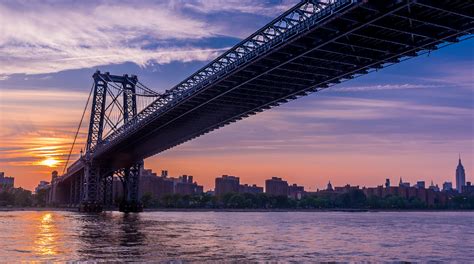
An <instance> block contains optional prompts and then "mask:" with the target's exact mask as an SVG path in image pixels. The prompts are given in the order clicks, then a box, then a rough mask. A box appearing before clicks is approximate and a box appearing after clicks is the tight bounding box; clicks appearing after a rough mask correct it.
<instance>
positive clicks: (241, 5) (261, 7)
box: [179, 0, 298, 16]
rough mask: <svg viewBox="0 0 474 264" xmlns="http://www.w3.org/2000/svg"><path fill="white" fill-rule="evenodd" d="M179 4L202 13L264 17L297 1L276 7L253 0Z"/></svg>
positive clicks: (284, 0) (199, 1) (286, 2)
mask: <svg viewBox="0 0 474 264" xmlns="http://www.w3.org/2000/svg"><path fill="white" fill-rule="evenodd" d="M179 2H180V3H182V4H183V5H184V7H186V8H190V9H193V10H196V11H199V12H202V13H215V12H236V13H249V14H258V15H266V16H275V15H279V14H280V13H282V12H284V11H286V10H287V9H289V8H290V7H292V6H293V5H295V4H296V3H298V1H297V0H283V1H280V2H279V3H278V4H276V5H275V4H270V1H253V0H196V1H179Z"/></svg>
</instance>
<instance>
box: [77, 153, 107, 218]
mask: <svg viewBox="0 0 474 264" xmlns="http://www.w3.org/2000/svg"><path fill="white" fill-rule="evenodd" d="M99 175H100V168H99V166H98V164H94V163H92V162H86V165H85V167H84V195H83V199H82V201H81V204H80V206H79V211H80V212H90V213H98V212H102V210H103V205H102V203H100V201H99V199H98V198H99V196H98V195H99V194H98V183H99Z"/></svg>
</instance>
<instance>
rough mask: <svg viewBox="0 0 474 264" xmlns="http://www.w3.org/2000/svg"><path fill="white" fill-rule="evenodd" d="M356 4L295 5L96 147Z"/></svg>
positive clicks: (348, 0)
mask: <svg viewBox="0 0 474 264" xmlns="http://www.w3.org/2000/svg"><path fill="white" fill-rule="evenodd" d="M357 2H360V1H359V0H326V1H317V0H306V1H302V2H300V3H298V4H297V5H295V6H294V7H293V8H291V9H289V10H288V11H286V12H285V13H283V14H282V15H280V16H279V17H277V18H276V19H274V20H273V21H271V22H270V23H268V24H267V25H266V26H264V27H263V28H261V29H260V30H258V31H257V32H255V33H254V34H252V35H251V36H249V37H248V38H246V39H245V40H243V41H241V42H240V43H238V44H237V45H235V46H234V47H233V48H231V49H230V50H228V51H227V52H225V53H224V54H222V55H221V56H219V57H218V58H216V59H215V60H213V61H212V62H210V63H209V64H207V65H206V66H204V67H203V68H201V69H200V70H198V71H197V72H196V73H194V74H193V75H191V76H190V77H188V78H187V79H185V80H184V81H182V82H181V83H179V84H178V85H176V86H175V87H173V88H172V89H170V90H166V91H165V93H163V94H160V95H159V96H158V98H157V99H156V100H155V101H154V102H153V103H151V104H150V105H149V106H148V107H146V108H144V109H143V110H142V111H141V112H140V113H138V114H137V116H135V117H134V118H132V119H131V120H130V121H128V122H127V123H125V124H124V125H122V126H121V127H120V128H118V129H116V130H115V131H114V132H113V133H111V134H110V135H109V136H108V137H106V138H105V139H104V140H102V142H101V143H100V144H99V145H98V146H97V148H98V149H97V150H93V151H95V152H96V153H97V152H98V151H105V150H106V149H108V147H109V146H111V145H113V143H114V142H116V141H117V140H119V139H120V138H122V137H125V136H126V135H128V134H129V133H133V132H134V131H135V130H138V129H139V128H140V127H141V126H142V125H145V124H147V123H148V122H149V120H152V118H153V117H154V116H156V115H159V114H161V113H162V112H164V111H166V110H168V109H169V108H171V107H173V106H174V105H175V104H176V103H177V102H179V101H181V100H183V99H184V98H186V97H188V96H191V95H193V94H194V93H195V92H197V91H199V90H201V89H203V88H204V87H206V86H208V85H210V84H212V83H213V82H215V81H217V80H218V79H219V78H221V77H223V76H225V75H228V74H229V73H231V72H233V71H234V70H236V69H237V68H238V67H239V66H241V65H243V64H246V63H248V62H249V61H252V60H254V59H256V58H257V57H259V56H261V55H263V54H265V53H267V52H268V51H269V50H271V49H272V48H273V47H275V46H277V45H279V44H280V43H282V42H284V41H285V40H287V39H289V38H291V37H292V36H294V35H295V34H297V33H300V32H303V31H307V30H309V28H311V27H312V26H314V25H315V24H317V23H320V22H321V21H323V20H324V19H326V18H328V17H330V16H331V14H333V13H336V12H338V11H340V10H344V9H346V8H347V7H349V6H351V5H352V4H354V3H357Z"/></svg>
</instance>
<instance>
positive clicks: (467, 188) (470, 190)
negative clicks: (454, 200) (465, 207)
mask: <svg viewBox="0 0 474 264" xmlns="http://www.w3.org/2000/svg"><path fill="white" fill-rule="evenodd" d="M462 193H463V194H468V195H474V185H472V184H471V182H466V185H464V186H463V187H462Z"/></svg>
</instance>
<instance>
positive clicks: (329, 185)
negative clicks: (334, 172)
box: [326, 181, 334, 191]
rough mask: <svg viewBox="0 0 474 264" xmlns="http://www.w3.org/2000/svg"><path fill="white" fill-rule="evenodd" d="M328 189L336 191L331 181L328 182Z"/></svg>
mask: <svg viewBox="0 0 474 264" xmlns="http://www.w3.org/2000/svg"><path fill="white" fill-rule="evenodd" d="M326 191H334V189H333V188H332V184H331V181H329V182H328V186H327V187H326Z"/></svg>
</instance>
